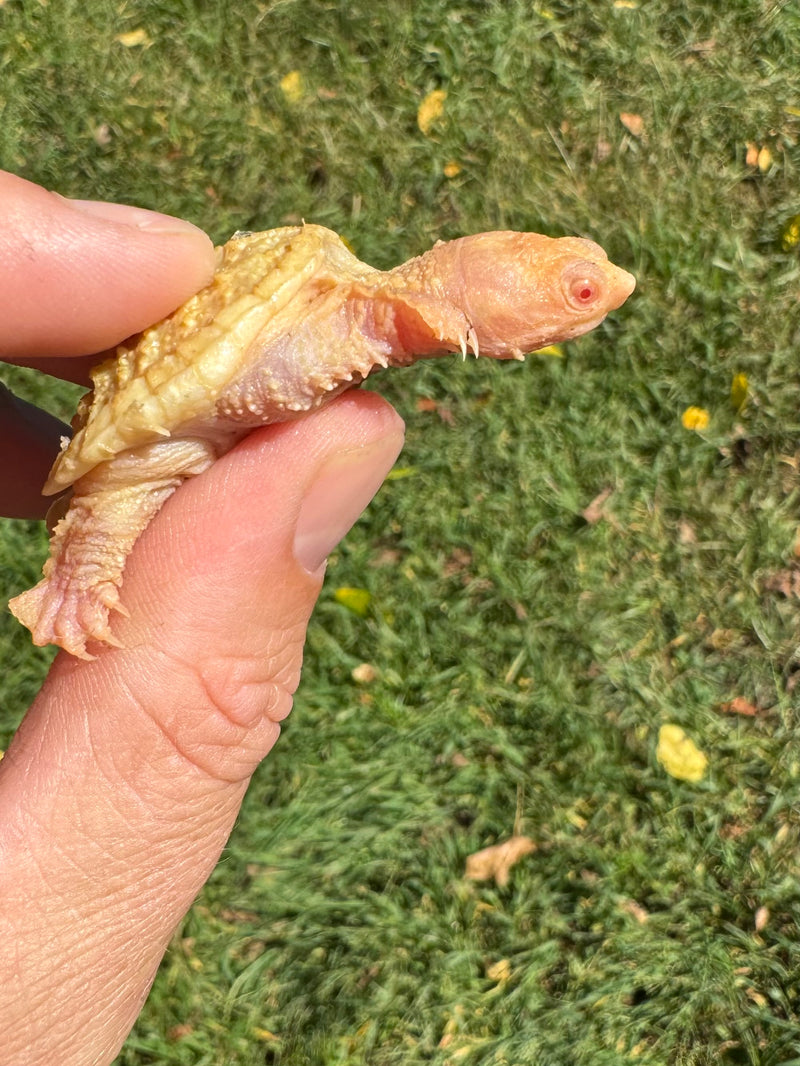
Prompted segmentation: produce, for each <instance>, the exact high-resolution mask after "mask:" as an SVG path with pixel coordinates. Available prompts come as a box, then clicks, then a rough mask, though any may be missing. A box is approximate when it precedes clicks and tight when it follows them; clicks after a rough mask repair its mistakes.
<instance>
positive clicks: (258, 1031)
mask: <svg viewBox="0 0 800 1066" xmlns="http://www.w3.org/2000/svg"><path fill="white" fill-rule="evenodd" d="M250 1032H251V1033H252V1034H253V1036H254V1037H255V1038H256V1040H267V1041H272V1040H280V1037H279V1036H278V1034H277V1033H273V1032H272V1030H271V1029H262V1028H261V1027H260V1026H258V1025H254V1026H253V1028H252V1029H251V1030H250Z"/></svg>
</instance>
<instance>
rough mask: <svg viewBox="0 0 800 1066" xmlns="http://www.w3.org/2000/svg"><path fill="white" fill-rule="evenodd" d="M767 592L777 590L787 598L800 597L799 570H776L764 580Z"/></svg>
mask: <svg viewBox="0 0 800 1066" xmlns="http://www.w3.org/2000/svg"><path fill="white" fill-rule="evenodd" d="M764 588H765V589H767V591H768V592H779V593H780V594H781V596H785V597H786V598H787V600H791V599H800V570H776V571H775V573H774V574H770V576H769V577H768V578H767V580H766V581H765V582H764Z"/></svg>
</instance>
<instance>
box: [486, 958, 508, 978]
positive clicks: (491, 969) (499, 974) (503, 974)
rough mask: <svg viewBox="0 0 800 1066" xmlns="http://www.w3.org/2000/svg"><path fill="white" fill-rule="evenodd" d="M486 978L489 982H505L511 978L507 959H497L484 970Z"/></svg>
mask: <svg viewBox="0 0 800 1066" xmlns="http://www.w3.org/2000/svg"><path fill="white" fill-rule="evenodd" d="M486 976H487V977H488V978H489V980H490V981H507V980H508V979H509V977H510V976H511V963H510V962H509V961H508V959H499V960H498V961H497V962H495V963H494V964H493V965H492V966H488V967H487V968H486Z"/></svg>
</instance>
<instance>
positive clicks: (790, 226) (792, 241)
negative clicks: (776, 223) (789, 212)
mask: <svg viewBox="0 0 800 1066" xmlns="http://www.w3.org/2000/svg"><path fill="white" fill-rule="evenodd" d="M798 244H800V215H795V216H794V217H793V218H790V219H789V221H788V222H787V223H786V225H785V226H784V227H783V233H782V234H781V247H782V248H783V250H784V252H790V251H791V250H792V248H796V247H797V245H798Z"/></svg>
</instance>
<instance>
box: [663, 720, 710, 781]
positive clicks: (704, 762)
mask: <svg viewBox="0 0 800 1066" xmlns="http://www.w3.org/2000/svg"><path fill="white" fill-rule="evenodd" d="M656 758H657V759H658V761H659V762H660V763H661V765H662V766H663V767H664V769H665V770H666V771H667V773H668V774H669V775H670V777H676V778H677V779H678V780H679V781H699V780H700V779H701V778H702V777H703V776H704V774H705V772H706V769H707V767H708V759H707V758H706V756H705V755H704V754H703V753H702V751H700V749H699V748H698V747H697V745H696V744H695V742H694V741H693V740H692V738H691V737H689V736H687V735H686V733H684V731H683V730H682V729H681V727H680V726H679V725H662V727H661V728H660V729H659V731H658V746H657V747H656Z"/></svg>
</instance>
